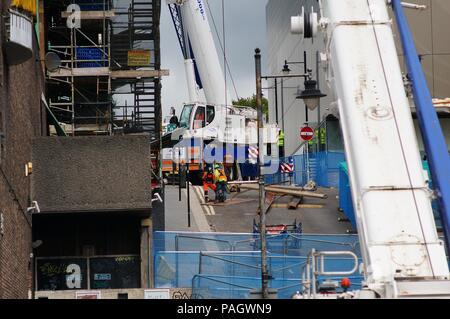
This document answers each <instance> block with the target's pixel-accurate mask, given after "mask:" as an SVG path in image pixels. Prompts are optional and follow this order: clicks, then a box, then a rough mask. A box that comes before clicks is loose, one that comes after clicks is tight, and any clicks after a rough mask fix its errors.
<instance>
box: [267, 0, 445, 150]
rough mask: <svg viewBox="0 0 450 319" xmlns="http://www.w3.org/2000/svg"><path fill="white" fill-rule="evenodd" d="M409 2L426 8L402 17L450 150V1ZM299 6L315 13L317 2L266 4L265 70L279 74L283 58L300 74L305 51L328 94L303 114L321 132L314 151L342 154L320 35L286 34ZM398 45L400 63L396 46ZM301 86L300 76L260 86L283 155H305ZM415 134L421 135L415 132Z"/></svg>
mask: <svg viewBox="0 0 450 319" xmlns="http://www.w3.org/2000/svg"><path fill="white" fill-rule="evenodd" d="M410 2H412V3H420V4H425V5H427V9H426V10H423V11H417V10H411V9H408V10H407V15H408V19H409V22H410V25H411V30H412V32H413V35H414V38H415V40H416V45H417V50H418V52H419V54H420V55H421V56H422V63H423V66H424V70H425V73H426V76H427V81H428V84H429V87H430V91H431V94H432V96H433V97H435V98H436V99H441V101H440V104H436V106H437V110H438V112H439V117H440V118H441V125H442V128H443V130H444V133H445V135H446V136H447V141H448V145H449V149H450V99H447V98H449V97H450V76H449V75H450V41H448V38H447V35H446V32H445V31H444V30H449V29H450V20H449V19H448V16H450V1H441V0H420V1H410ZM302 6H304V7H305V8H308V9H309V10H310V8H311V7H314V8H315V11H316V12H318V8H317V7H318V4H317V1H316V0H281V1H280V0H269V2H268V3H267V6H266V18H267V37H268V38H267V42H268V52H267V53H265V54H267V57H268V64H269V65H268V72H269V73H270V75H283V73H282V69H283V66H284V64H285V60H287V62H288V67H289V69H290V70H291V72H290V74H303V73H304V69H303V68H304V65H303V64H302V62H303V60H304V58H303V55H304V51H306V52H307V54H306V64H307V68H308V69H311V70H312V74H313V79H314V80H316V81H317V82H318V86H319V88H320V90H321V91H322V92H323V93H325V94H327V97H325V98H322V99H321V104H320V108H318V109H316V110H314V111H308V123H309V126H312V127H314V128H317V127H318V123H321V126H320V127H322V128H323V132H319V130H317V131H316V132H317V133H319V134H318V138H317V139H316V140H315V142H314V147H316V148H315V150H330V151H343V143H342V137H341V133H340V129H339V122H338V118H339V115H338V112H337V110H336V109H335V108H334V107H333V103H332V101H333V96H332V95H333V94H332V92H330V90H329V88H328V85H327V83H326V78H325V72H324V68H323V65H322V64H321V63H320V58H319V52H323V51H324V47H325V44H324V40H323V37H322V36H321V35H319V37H318V38H315V39H314V40H311V39H305V40H303V39H302V36H300V35H295V34H292V33H291V30H290V29H291V17H292V16H295V15H298V14H300V12H301V10H302V9H301V8H302ZM397 40H398V38H397ZM397 47H398V52H399V58H400V62H401V63H402V64H403V58H402V51H401V46H400V44H398V45H397ZM263 54H264V52H263ZM303 82H304V79H303V78H292V79H284V80H282V79H277V80H276V83H275V80H268V81H267V82H266V83H265V85H264V86H263V87H264V88H265V92H264V94H265V96H267V97H268V99H269V106H270V107H269V121H270V122H271V123H278V125H279V127H280V128H282V129H283V130H284V132H285V155H286V156H289V155H293V154H301V153H303V152H304V149H303V146H304V145H305V143H304V142H302V141H301V139H300V133H299V132H300V129H301V127H303V126H304V125H305V122H306V116H305V113H306V112H305V106H304V103H303V101H302V100H299V99H296V96H297V90H298V88H300V90H303V89H304V85H303ZM446 99H447V100H446ZM412 105H413V104H412ZM413 113H414V112H413ZM416 126H417V125H416ZM417 132H418V134H419V135H420V133H419V130H418V128H417ZM322 135H324V136H322ZM419 140H420V147H421V148H423V146H422V142H421V139H419ZM310 147H311V145H310Z"/></svg>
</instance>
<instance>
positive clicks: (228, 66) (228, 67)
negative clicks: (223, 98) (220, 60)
mask: <svg viewBox="0 0 450 319" xmlns="http://www.w3.org/2000/svg"><path fill="white" fill-rule="evenodd" d="M205 3H206V6H207V7H208V11H209V15H210V16H211V20H212V22H213V25H214V30H215V32H216V35H217V37H218V38H220V37H219V31H218V29H217V25H216V21H215V19H214V16H213V14H212V11H211V8H210V6H209V2H208V0H206V1H205ZM219 44H220V49H221V50H222V52H225V49H224V47H223V46H222V42H220V41H219ZM225 61H226V67H225V68H226V69H228V72H229V73H230V78H231V82H232V83H233V88H234V93H235V94H236V97H237V99H238V100H239V98H240V97H239V94H238V91H237V88H236V83H235V82H234V78H233V73H231V68H230V65H229V64H228V60H227V59H226V58H225ZM226 69H225V73H226V71H227V70H226Z"/></svg>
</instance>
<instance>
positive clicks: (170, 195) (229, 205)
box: [166, 186, 352, 234]
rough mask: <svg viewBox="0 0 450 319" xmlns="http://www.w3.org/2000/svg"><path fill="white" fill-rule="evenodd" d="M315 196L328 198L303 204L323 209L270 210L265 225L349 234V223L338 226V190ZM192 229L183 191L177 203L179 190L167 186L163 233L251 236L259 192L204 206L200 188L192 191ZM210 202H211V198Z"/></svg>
mask: <svg viewBox="0 0 450 319" xmlns="http://www.w3.org/2000/svg"><path fill="white" fill-rule="evenodd" d="M195 188H197V189H195ZM317 192H318V193H324V194H327V195H328V198H327V199H316V198H304V200H303V202H302V204H313V205H323V207H322V208H298V209H296V210H289V209H287V208H279V207H275V208H271V209H270V210H269V212H268V214H267V224H268V225H285V224H293V223H294V222H295V221H296V222H297V223H299V222H301V223H302V228H303V232H304V233H316V234H345V233H347V230H352V226H351V224H350V223H349V222H339V221H338V218H339V217H341V218H344V217H345V216H344V214H343V213H341V212H339V211H338V199H337V190H335V189H318V190H317ZM190 193H191V227H190V228H189V227H187V205H186V199H187V198H186V190H183V193H182V201H181V202H179V201H178V188H177V187H176V186H175V187H174V186H166V230H169V231H170V230H173V231H175V230H176V231H216V232H242V233H250V232H252V230H253V228H252V227H253V220H255V221H256V222H258V221H259V215H258V214H257V208H258V192H257V191H253V190H250V191H247V190H241V192H240V193H231V194H228V196H229V199H228V200H227V202H226V204H225V205H223V204H219V205H205V204H204V203H203V196H202V190H201V187H198V186H194V187H191V192H190ZM210 198H214V195H213V194H210ZM290 199H291V197H290V196H284V197H277V198H276V200H275V202H274V203H275V204H276V205H277V204H278V205H279V204H287V203H288V202H289V201H290Z"/></svg>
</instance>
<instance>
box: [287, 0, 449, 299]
mask: <svg viewBox="0 0 450 319" xmlns="http://www.w3.org/2000/svg"><path fill="white" fill-rule="evenodd" d="M319 5H320V11H321V12H320V13H321V17H320V19H319V18H318V17H317V14H316V13H312V14H311V15H310V16H309V17H308V19H304V18H305V17H304V16H297V17H293V18H292V30H293V32H294V33H303V34H305V33H306V32H305V28H310V30H308V33H310V34H311V33H312V34H316V33H318V32H319V30H320V31H323V32H325V43H326V61H324V62H326V63H327V67H328V72H327V73H328V74H327V77H328V83H329V84H330V88H331V89H332V91H333V93H334V96H335V103H336V104H337V106H338V108H339V116H340V122H341V128H342V132H343V137H344V143H345V153H346V159H347V162H348V166H349V175H350V182H351V188H352V197H353V204H354V207H355V215H356V219H357V228H358V235H359V241H360V246H361V252H362V259H363V265H362V269H361V270H362V273H363V274H364V278H365V281H364V285H363V287H364V288H363V289H362V290H360V291H357V292H355V293H354V294H353V296H355V297H361V298H363V297H368V298H377V297H381V298H406V297H417V298H422V297H450V281H449V267H448V262H447V258H446V254H445V248H444V243H443V241H442V240H440V239H439V237H438V234H437V230H436V225H435V221H434V217H433V211H432V206H431V200H432V198H431V197H432V196H431V194H432V193H431V191H430V189H429V186H428V177H427V176H426V172H424V170H423V168H422V163H421V158H420V153H419V146H418V141H417V136H416V133H415V130H414V125H413V120H412V115H411V110H410V105H409V101H408V98H407V96H406V93H405V87H404V82H403V77H402V71H401V68H400V64H399V60H398V55H397V50H396V47H395V42H394V36H393V31H392V21H391V19H390V17H389V15H388V7H387V2H386V0H339V1H336V0H322V1H319ZM305 21H306V22H307V23H305Z"/></svg>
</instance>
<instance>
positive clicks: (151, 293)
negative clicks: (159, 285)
mask: <svg viewBox="0 0 450 319" xmlns="http://www.w3.org/2000/svg"><path fill="white" fill-rule="evenodd" d="M144 299H170V290H169V289H147V290H144Z"/></svg>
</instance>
